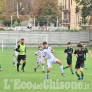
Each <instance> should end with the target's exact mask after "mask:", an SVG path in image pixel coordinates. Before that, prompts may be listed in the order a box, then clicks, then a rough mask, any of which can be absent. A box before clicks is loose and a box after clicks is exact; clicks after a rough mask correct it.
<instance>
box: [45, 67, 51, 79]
mask: <svg viewBox="0 0 92 92" xmlns="http://www.w3.org/2000/svg"><path fill="white" fill-rule="evenodd" d="M49 72H50V68H47V78H46V80H48V79H49Z"/></svg>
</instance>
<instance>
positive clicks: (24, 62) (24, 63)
mask: <svg viewBox="0 0 92 92" xmlns="http://www.w3.org/2000/svg"><path fill="white" fill-rule="evenodd" d="M25 65H26V60H23V65H22V69H21V70H23V72H25V71H24V67H25Z"/></svg>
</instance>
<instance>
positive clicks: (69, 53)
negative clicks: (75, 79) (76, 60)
mask: <svg viewBox="0 0 92 92" xmlns="http://www.w3.org/2000/svg"><path fill="white" fill-rule="evenodd" d="M66 54H67V56H66ZM72 54H73V48H72V47H71V43H70V42H68V43H67V48H66V49H65V51H64V56H65V58H66V59H67V64H68V66H66V67H64V69H66V68H69V67H70V70H71V73H72V74H74V72H73V69H72Z"/></svg>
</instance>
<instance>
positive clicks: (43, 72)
mask: <svg viewBox="0 0 92 92" xmlns="http://www.w3.org/2000/svg"><path fill="white" fill-rule="evenodd" d="M42 72H43V73H45V71H44V64H43V63H42Z"/></svg>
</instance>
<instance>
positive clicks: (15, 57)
mask: <svg viewBox="0 0 92 92" xmlns="http://www.w3.org/2000/svg"><path fill="white" fill-rule="evenodd" d="M15 61H16V56H14V60H13V65H15Z"/></svg>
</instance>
